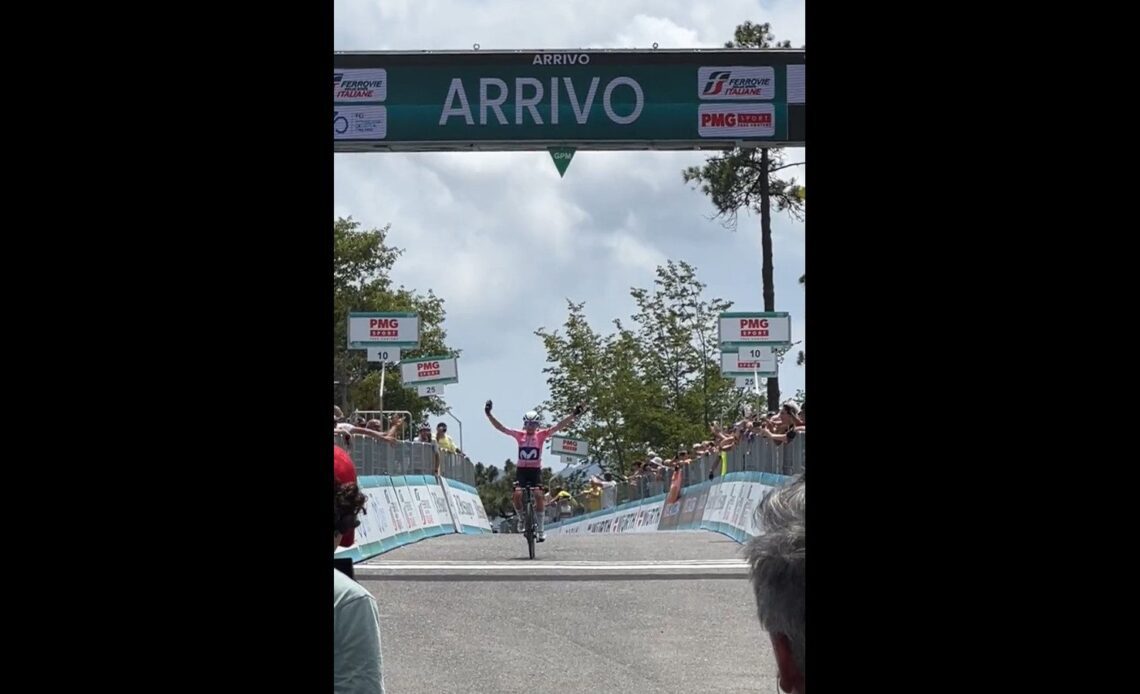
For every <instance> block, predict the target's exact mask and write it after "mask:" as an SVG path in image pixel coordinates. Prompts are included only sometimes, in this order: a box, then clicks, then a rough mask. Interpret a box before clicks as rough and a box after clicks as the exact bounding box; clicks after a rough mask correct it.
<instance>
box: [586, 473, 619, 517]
mask: <svg viewBox="0 0 1140 694" xmlns="http://www.w3.org/2000/svg"><path fill="white" fill-rule="evenodd" d="M590 485H591V486H594V487H596V488H598V489H601V490H602V508H613V507H614V506H617V482H615V481H614V474H613V473H612V472H605V473H602V477H601V478H600V479H599V478H598V477H596V476H595V477H591V478H590Z"/></svg>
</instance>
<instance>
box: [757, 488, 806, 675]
mask: <svg viewBox="0 0 1140 694" xmlns="http://www.w3.org/2000/svg"><path fill="white" fill-rule="evenodd" d="M806 486H807V485H806V483H805V482H804V479H803V478H802V477H800V478H799V479H797V480H796V481H794V482H792V483H791V484H788V485H786V486H783V487H780V488H778V489H776V490H775V491H773V492H771V493H770V494H769V495H768V496H767V497H766V498H765V499H764V501H763V502H761V504H760V507H759V508H758V509H757V510H756V513H757V516H758V520H759V524H758V525H759V527H760V532H761V534H760V535H759V536H757V537H756V538H755V539H753V540H751V541H750V542H749V543H748V546H747V548H746V552H747V556H748V564H749V566H750V574H751V578H752V589H753V591H754V592H755V593H756V609H757V612H758V614H759V616H760V624H761V626H763V627H764V630H765V631H767V632H768V637H769V638H770V639H771V641H772V651H773V653H774V654H775V656H776V669H777V670H778V671H779V684H780V689H782V690H784V691H785V692H789V693H790V694H804V682H805V681H806V679H807V667H806V665H807V660H806V657H805V656H806V652H807V650H806V642H807V640H806V636H805V626H806V621H805V620H806V617H805V614H806V610H805V596H804V593H805V585H806V584H805V576H806V573H805V561H806V541H805V538H806V522H805V509H806Z"/></svg>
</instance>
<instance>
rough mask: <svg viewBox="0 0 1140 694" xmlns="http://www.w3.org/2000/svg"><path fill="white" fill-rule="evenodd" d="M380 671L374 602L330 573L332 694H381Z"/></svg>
mask: <svg viewBox="0 0 1140 694" xmlns="http://www.w3.org/2000/svg"><path fill="white" fill-rule="evenodd" d="M383 667H384V663H383V657H382V656H381V653H380V613H379V611H378V610H377V609H376V599H375V598H373V597H372V594H371V593H369V592H368V591H367V590H366V589H365V588H364V587H363V586H361V585H360V584H359V583H357V582H356V581H354V580H352V579H351V578H349V577H348V576H345V575H344V574H342V573H341V572H339V571H337V570H336V569H333V693H334V694H384V672H383Z"/></svg>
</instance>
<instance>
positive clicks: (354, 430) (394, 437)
mask: <svg viewBox="0 0 1140 694" xmlns="http://www.w3.org/2000/svg"><path fill="white" fill-rule="evenodd" d="M336 412H337V410H336V409H335V408H334V410H333V431H335V432H336V433H338V434H340V435H341V438H342V439H343V440H344V447H345V448H352V437H353V436H367V437H368V438H370V439H375V440H376V441H383V442H384V443H387V444H388V445H393V444H396V443H399V441H400V438H399V433H398V432H399V431H400V428H401V427H403V426H404V418H403V417H397V418H396V420H395V423H394V424H392V426H390V427H389V428H388V431H386V432H384V431H381V430H380V429H381V428H382V427H383V425H382V424H381V422H380V420H378V419H373V420H372V421H371V422H364V420H363V419H361V421H362V422H363V423H364V426H354V425H352V424H348V423H346V422H337V421H336ZM372 422H375V425H373V424H372Z"/></svg>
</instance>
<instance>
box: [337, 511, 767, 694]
mask: <svg viewBox="0 0 1140 694" xmlns="http://www.w3.org/2000/svg"><path fill="white" fill-rule="evenodd" d="M740 549H741V547H740V545H738V544H737V543H735V542H733V541H732V540H730V539H728V538H726V537H723V536H721V535H717V534H714V533H708V532H704V531H693V532H672V533H668V532H663V533H644V534H618V535H606V536H566V537H562V536H552V537H551V538H550V539H549V540H548V541H547V542H545V543H542V544H539V545H538V551H537V556H536V559H534V560H533V561H532V560H529V559H527V558H526V543H525V541H524V540H523V538H522V536H520V535H484V536H460V535H449V536H444V537H438V538H432V539H428V540H425V541H422V542H419V543H417V544H414V545H409V546H407V547H401V548H399V549H396V550H393V551H392V552H389V553H387V554H384V555H382V556H380V557H377V558H376V559H374V560H372V561H369V562H367V563H364V564H359V565H357V567H356V577H357V580H359V581H361V583H362V584H363V585H364V586H365V587H367V588H368V589H369V590H370V591H371V592H372V594H373V595H375V596H376V600H377V603H378V605H379V607H380V617H381V629H382V639H383V654H384V679H385V686H386V688H387V690H388V692H391V693H393V694H403V693H408V692H433V693H438V692H538V691H556V692H574V693H577V692H621V693H622V694H633V693H635V692H654V693H655V694H657V693H660V692H757V691H759V692H770V691H773V690H774V689H775V664H774V663H773V660H772V651H771V646H770V645H769V643H768V639H767V636H766V635H765V634H764V632H763V630H761V628H760V624H759V622H758V621H757V618H756V607H755V601H754V598H753V596H752V592H751V586H750V584H749V582H748V578H747V570H746V567H745V565H744V563H743V561H742V559H741V555H740Z"/></svg>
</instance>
